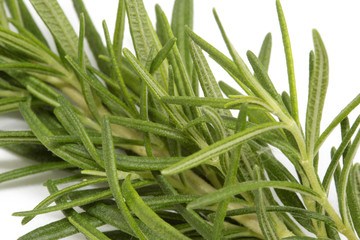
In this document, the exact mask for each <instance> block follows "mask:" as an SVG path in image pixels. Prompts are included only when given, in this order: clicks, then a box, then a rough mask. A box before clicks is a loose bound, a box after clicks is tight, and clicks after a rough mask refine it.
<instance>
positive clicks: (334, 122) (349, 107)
mask: <svg viewBox="0 0 360 240" xmlns="http://www.w3.org/2000/svg"><path fill="white" fill-rule="evenodd" d="M359 104H360V94H359V95H357V96H356V97H355V98H354V99H353V100H352V101H351V102H350V103H349V104H348V105H346V107H345V108H343V109H342V110H341V112H340V113H339V114H338V115H337V116H336V117H335V118H334V119H333V120H332V121H331V123H330V124H329V126H328V127H327V128H326V129H325V130H324V131H323V132H322V133H321V135H320V137H319V138H318V140H317V141H316V144H315V150H314V154H315V153H317V152H318V150H319V148H320V147H321V145H322V144H323V143H324V141H325V140H326V138H327V137H328V136H329V135H330V133H331V132H332V130H334V128H335V127H336V126H337V125H338V124H339V123H340V122H341V121H342V120H343V119H344V118H345V117H346V116H348V115H349V114H350V112H352V110H354V109H355V108H356V107H357V106H358V105H359Z"/></svg>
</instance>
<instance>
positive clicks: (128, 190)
mask: <svg viewBox="0 0 360 240" xmlns="http://www.w3.org/2000/svg"><path fill="white" fill-rule="evenodd" d="M122 191H123V194H124V197H125V199H126V203H127V205H128V206H129V208H130V209H131V210H132V212H133V213H134V214H135V215H136V216H137V217H138V218H139V219H140V220H141V221H143V222H144V223H145V224H146V225H147V226H149V227H150V228H152V229H153V230H154V231H155V232H156V233H157V234H159V235H160V236H163V237H165V238H168V239H174V240H175V239H176V240H177V239H179V240H180V239H182V240H185V239H189V238H187V237H186V236H185V235H183V234H181V233H180V232H179V231H178V230H176V229H175V228H174V227H172V226H171V225H170V224H168V223H167V222H165V221H164V220H163V219H161V218H160V217H159V216H158V215H157V214H156V213H155V212H153V211H152V210H151V208H150V207H149V206H147V205H146V204H145V203H144V201H143V200H142V199H141V198H140V196H139V195H138V193H137V192H136V191H135V189H134V188H133V186H132V185H131V182H130V178H129V177H127V178H126V179H125V181H124V183H123V184H122Z"/></svg>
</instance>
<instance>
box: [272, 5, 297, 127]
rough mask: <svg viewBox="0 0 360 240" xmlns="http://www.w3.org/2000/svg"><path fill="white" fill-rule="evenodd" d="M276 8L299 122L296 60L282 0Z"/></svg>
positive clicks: (291, 93) (291, 92)
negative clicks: (293, 55)
mask: <svg viewBox="0 0 360 240" xmlns="http://www.w3.org/2000/svg"><path fill="white" fill-rule="evenodd" d="M276 10H277V13H278V18H279V23H280V30H281V35H282V39H283V45H284V51H285V57H286V67H287V71H288V79H289V89H290V102H291V109H292V116H293V117H294V119H295V121H296V122H297V123H298V124H299V110H298V100H297V92H296V81H295V73H294V72H295V71H294V60H293V57H292V51H291V44H290V37H289V32H288V29H287V24H286V21H285V16H284V12H283V10H282V7H281V4H280V0H276Z"/></svg>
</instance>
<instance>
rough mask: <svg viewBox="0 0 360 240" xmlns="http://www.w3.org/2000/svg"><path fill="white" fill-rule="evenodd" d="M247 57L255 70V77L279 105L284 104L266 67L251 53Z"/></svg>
mask: <svg viewBox="0 0 360 240" xmlns="http://www.w3.org/2000/svg"><path fill="white" fill-rule="evenodd" d="M247 57H248V59H249V62H250V64H251V66H252V68H253V69H254V72H255V77H256V78H257V80H258V81H259V82H260V84H261V85H262V86H263V88H264V89H266V90H267V91H268V92H269V94H270V95H271V96H272V97H273V98H274V99H275V100H276V101H277V102H278V103H279V104H282V99H281V96H280V94H279V93H278V92H277V91H276V89H275V87H274V85H273V83H272V82H271V80H270V77H269V75H268V74H267V71H266V68H265V66H263V65H262V63H261V62H260V59H258V58H257V57H256V56H255V54H254V53H252V52H251V51H248V52H247Z"/></svg>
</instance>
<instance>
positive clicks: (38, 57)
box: [0, 0, 360, 240]
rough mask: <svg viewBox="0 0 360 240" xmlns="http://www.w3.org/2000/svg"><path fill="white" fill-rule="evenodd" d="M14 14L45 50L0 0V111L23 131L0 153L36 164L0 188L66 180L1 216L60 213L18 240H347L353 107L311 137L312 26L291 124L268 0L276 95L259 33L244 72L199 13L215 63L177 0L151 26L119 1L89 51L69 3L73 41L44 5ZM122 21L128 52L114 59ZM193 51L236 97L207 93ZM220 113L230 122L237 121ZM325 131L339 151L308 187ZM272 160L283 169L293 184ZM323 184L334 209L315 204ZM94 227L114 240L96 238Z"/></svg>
mask: <svg viewBox="0 0 360 240" xmlns="http://www.w3.org/2000/svg"><path fill="white" fill-rule="evenodd" d="M30 2H31V4H32V6H33V7H34V9H35V10H36V12H37V14H38V15H39V16H40V18H41V19H42V21H43V22H44V23H45V24H46V26H47V28H48V30H49V31H50V33H51V35H52V38H53V39H54V40H55V42H56V51H55V50H54V49H51V48H49V44H48V43H47V40H46V38H44V36H43V35H42V33H41V31H40V30H39V27H38V26H37V23H36V21H34V20H33V17H32V16H31V14H30V12H29V10H28V9H27V7H26V5H25V4H24V3H23V1H22V0H7V1H5V2H3V1H0V13H1V14H2V15H1V17H0V25H1V27H0V112H1V113H4V112H15V111H19V112H20V113H21V115H22V117H23V118H24V120H25V121H26V122H27V124H28V126H29V128H30V130H29V131H3V132H1V133H0V146H2V147H5V148H7V149H8V150H10V151H13V152H15V153H18V154H22V155H25V156H27V157H29V158H33V159H34V160H37V161H40V163H36V164H34V165H32V166H28V167H24V168H20V169H14V170H11V171H8V172H4V173H1V174H0V183H2V182H6V181H9V180H13V179H17V178H20V177H24V176H29V175H32V174H38V173H42V172H46V171H52V170H59V169H63V171H67V172H68V174H69V176H68V177H65V178H61V179H53V180H52V179H49V180H48V181H47V182H46V183H45V186H46V187H47V188H48V190H49V193H50V195H49V196H48V197H46V198H45V199H44V200H43V201H41V202H40V203H39V204H38V205H37V206H34V209H33V210H27V211H21V212H16V213H14V214H13V215H14V216H22V217H24V218H23V221H22V223H23V224H26V223H28V222H29V221H31V220H32V219H33V218H34V217H35V216H37V215H41V214H46V213H50V212H54V211H62V212H63V214H64V216H65V217H64V218H63V219H60V220H59V221H55V222H53V223H49V224H48V225H46V226H43V227H39V228H36V229H35V230H33V231H31V232H29V233H27V234H25V235H24V236H22V237H20V238H19V239H22V240H27V239H60V238H64V237H67V236H71V235H73V234H76V233H78V232H80V233H81V234H83V235H84V236H85V237H86V238H88V239H209V240H210V239H211V240H216V239H314V238H313V236H315V237H317V239H339V236H340V234H342V235H344V236H345V237H346V238H348V239H351V240H355V239H358V238H359V233H360V220H359V219H360V199H359V196H360V195H359V191H360V190H359V189H360V188H359V186H360V182H359V174H360V170H359V165H358V164H354V163H353V160H354V158H355V154H356V152H357V149H358V146H359V143H360V133H359V130H358V126H359V122H360V120H359V119H360V118H357V119H356V120H355V121H354V123H350V121H349V119H348V117H347V116H348V115H349V114H350V113H351V112H352V111H353V110H354V109H355V108H356V107H357V106H358V105H359V104H360V97H359V96H357V97H355V98H354V100H353V101H352V102H350V103H349V104H348V105H347V106H346V107H345V108H344V109H343V110H342V111H341V112H340V113H339V114H338V115H337V116H336V117H335V119H334V120H333V121H332V122H331V123H330V124H329V126H328V127H327V128H325V130H324V131H323V132H321V130H320V124H321V119H322V112H323V107H324V101H325V96H326V90H327V86H328V81H329V63H328V62H329V60H328V56H327V53H326V49H325V44H324V43H323V41H322V39H321V37H320V34H319V33H318V32H317V31H316V30H313V42H314V51H311V53H310V73H309V93H308V100H307V109H306V121H305V126H301V124H300V122H301V121H300V117H299V104H298V101H299V99H298V97H297V91H296V82H295V71H294V63H293V57H292V51H291V44H290V37H289V33H288V30H287V24H286V21H285V16H284V12H283V9H282V7H281V4H280V1H279V0H277V1H276V7H275V8H276V10H277V14H278V19H279V25H280V31H281V34H282V40H283V45H284V52H285V56H286V65H287V72H288V80H289V93H287V92H284V93H282V94H280V93H279V92H278V91H277V89H276V87H275V84H273V82H272V80H271V78H270V76H269V74H268V68H269V62H270V56H271V46H272V39H271V34H267V35H266V37H265V39H264V42H263V44H262V46H261V48H260V53H259V55H256V54H254V53H253V52H251V51H248V52H247V54H246V57H247V59H248V60H249V63H250V65H249V66H248V65H247V64H246V63H245V61H244V60H243V59H242V57H241V56H240V54H239V53H238V52H237V50H236V48H235V46H234V45H233V44H232V43H231V40H230V38H229V37H228V35H227V31H226V30H227V28H226V26H223V25H222V23H221V21H220V15H221V14H220V15H218V14H217V12H216V11H215V10H214V11H213V13H214V17H215V21H216V23H217V25H218V28H219V30H220V34H221V36H222V37H223V39H224V42H225V45H226V46H227V49H228V51H229V54H230V56H231V58H229V57H227V56H226V54H224V53H222V52H220V51H219V50H217V49H216V48H215V47H214V46H212V45H211V44H210V43H208V42H207V41H206V40H205V39H204V38H202V37H201V36H199V35H197V34H196V33H195V32H194V31H193V30H192V27H193V16H192V14H193V1H192V0H175V4H174V9H173V14H172V19H171V21H170V22H169V20H168V18H167V16H166V15H165V13H164V12H163V11H162V9H161V7H160V6H158V5H157V6H156V8H155V12H156V19H157V23H156V27H154V25H153V24H152V23H151V21H150V20H149V17H148V15H147V12H146V10H145V7H144V4H143V2H142V0H120V1H119V3H118V12H117V20H116V28H115V32H114V35H113V36H114V37H113V39H111V38H110V33H109V29H108V27H107V24H106V22H105V21H104V22H103V30H104V31H103V32H104V33H103V34H104V36H105V40H106V41H105V43H103V42H102V40H101V37H100V35H101V34H100V33H98V32H97V31H96V29H95V27H94V23H93V22H92V20H91V18H90V15H89V13H88V11H87V10H86V5H85V4H84V3H83V1H82V0H73V3H74V7H75V10H76V12H77V15H78V17H79V20H80V29H79V34H77V33H76V31H75V30H74V28H73V27H72V25H71V24H70V21H69V20H68V19H67V17H66V15H65V14H64V12H63V10H62V9H61V8H60V5H59V4H58V2H57V1H56V0H31V1H30ZM5 6H6V7H7V8H8V9H9V11H8V12H6V11H5ZM6 14H9V15H8V16H7V15H6ZM4 16H6V17H4ZM125 18H127V20H128V23H129V29H130V33H131V37H132V40H133V45H134V49H135V52H134V53H132V52H131V51H130V50H129V49H127V48H123V37H124V31H125V27H124V24H125ZM14 28H15V29H14ZM85 40H87V41H88V43H89V46H90V51H91V54H93V55H94V56H95V61H96V64H94V63H92V62H91V61H90V60H89V58H88V56H89V54H90V52H89V53H88V52H86V51H85V49H84V41H85ZM204 53H208V54H209V55H210V57H211V58H212V59H214V60H215V61H216V62H217V63H218V64H219V65H220V66H221V67H222V68H223V69H224V70H225V71H226V72H228V74H229V77H230V78H231V79H233V80H234V84H236V85H238V86H237V87H240V88H241V89H242V91H241V92H239V91H238V90H235V89H234V88H233V87H232V86H229V85H228V84H226V83H224V82H221V81H220V82H217V80H216V78H215V76H214V74H213V73H212V69H211V67H210V66H209V64H208V60H207V58H206V56H205V54H204ZM200 95H201V97H200ZM224 96H226V97H224ZM230 110H239V114H238V117H237V118H236V117H233V115H232V112H231V111H230ZM338 126H340V129H341V133H342V138H341V143H340V145H339V146H338V147H337V148H333V149H332V152H331V161H329V162H330V164H329V166H328V167H327V170H326V174H325V177H323V178H321V177H320V176H319V174H318V165H319V162H320V161H321V160H320V155H319V150H320V148H321V147H322V145H323V143H324V142H325V141H326V139H327V137H328V136H329V135H330V133H331V132H332V131H333V130H334V129H335V128H336V127H338ZM264 149H265V150H264ZM272 149H277V150H279V151H281V152H282V153H283V154H284V155H285V156H286V157H287V158H288V160H289V161H290V162H291V164H292V165H293V167H294V168H295V170H296V175H293V174H292V173H291V172H290V171H289V170H288V169H287V168H286V167H285V166H284V165H283V163H282V162H281V161H280V160H279V159H277V157H276V156H275V155H274V154H273V153H272ZM37 153H41V156H39V155H38V154H37ZM321 157H323V156H321ZM341 159H342V161H341ZM331 182H334V183H335V186H336V191H337V195H338V203H339V209H340V213H338V212H337V211H336V210H335V206H333V205H332V204H331V203H330V200H329V187H330V184H331ZM62 184H67V185H66V186H62ZM271 190H274V191H271ZM54 202H55V205H51V204H52V203H54ZM75 207H80V208H82V209H83V211H84V212H81V213H79V212H78V209H77V208H75ZM103 225H111V226H112V227H114V228H115V229H116V230H114V231H110V232H108V231H104V230H102V229H98V228H97V227H99V226H103ZM304 229H305V230H306V231H305V230H304ZM309 232H310V233H312V234H313V235H311V236H307V234H308V233H309Z"/></svg>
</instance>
